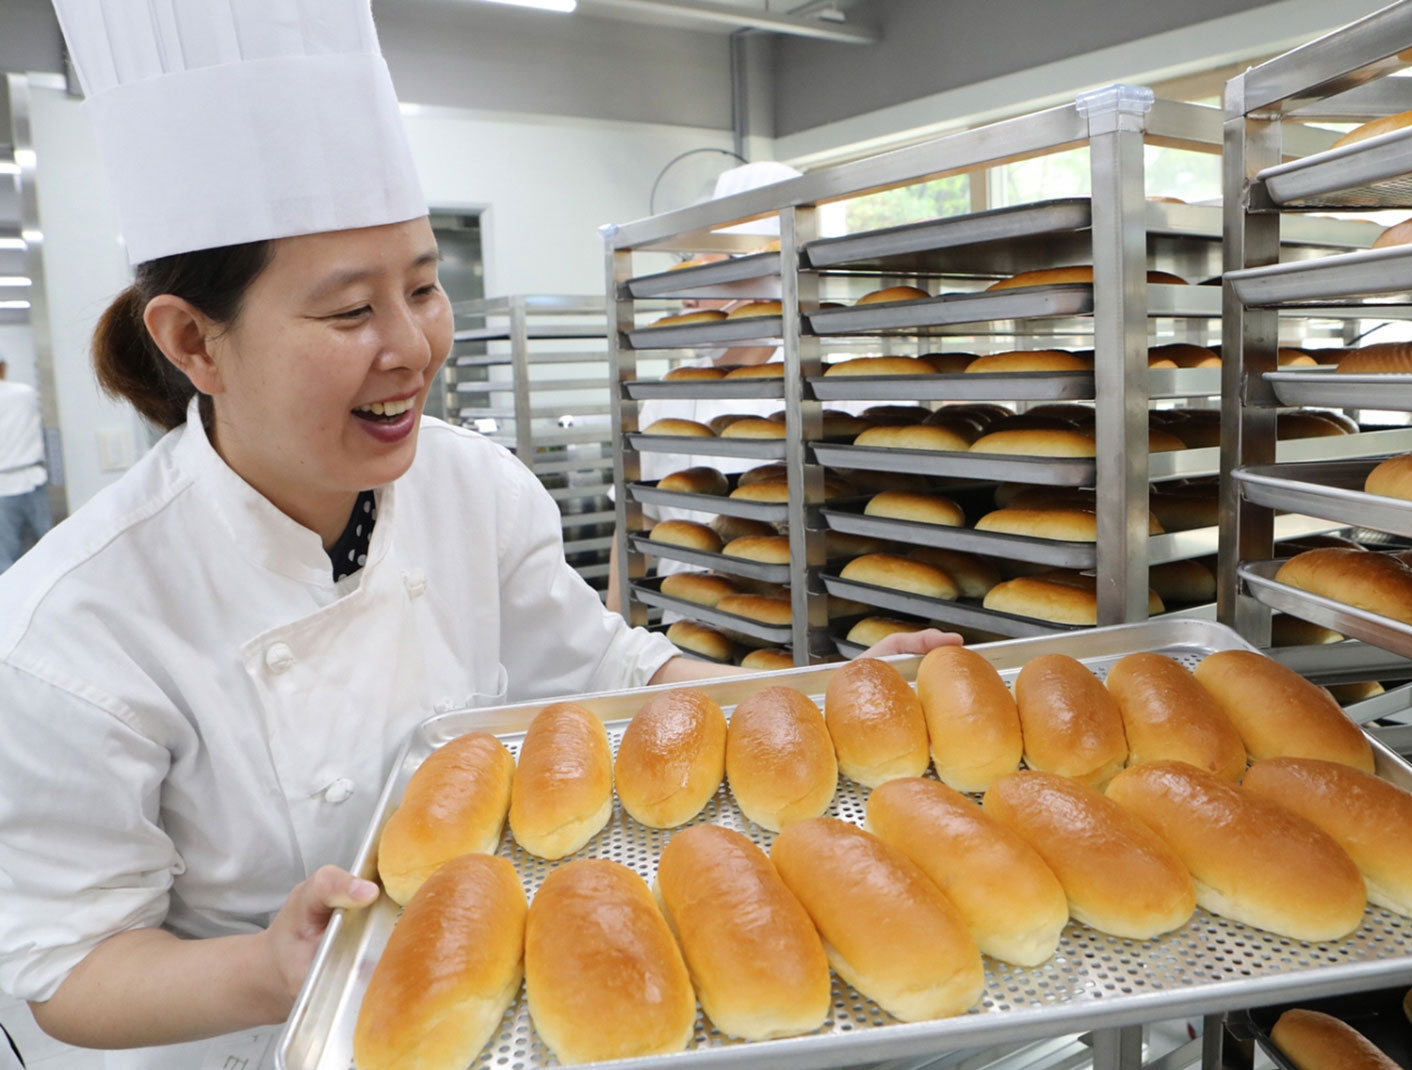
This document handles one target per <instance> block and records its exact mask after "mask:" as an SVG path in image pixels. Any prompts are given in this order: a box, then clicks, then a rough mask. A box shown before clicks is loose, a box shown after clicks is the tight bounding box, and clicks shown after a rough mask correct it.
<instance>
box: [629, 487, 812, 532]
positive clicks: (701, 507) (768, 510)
mask: <svg viewBox="0 0 1412 1070" xmlns="http://www.w3.org/2000/svg"><path fill="white" fill-rule="evenodd" d="M627 487H628V493H629V494H630V495H632V498H633V501H636V502H641V503H642V504H643V505H665V506H668V507H669V508H672V509H689V510H691V511H692V512H696V513H710V514H712V515H714V516H735V517H741V518H742V519H745V520H761V521H764V522H765V523H766V524H783V523H785V521H787V520H788V519H789V513H788V506H787V505H785V504H784V503H783V502H753V501H745V500H743V499H740V498H731V497H729V496H726V495H720V494H690V493H687V492H686V491H680V490H661V489H660V488H659V487H658V486H657V484H656V483H629V484H628V485H627Z"/></svg>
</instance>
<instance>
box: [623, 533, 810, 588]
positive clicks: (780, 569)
mask: <svg viewBox="0 0 1412 1070" xmlns="http://www.w3.org/2000/svg"><path fill="white" fill-rule="evenodd" d="M628 539H629V541H630V542H631V543H632V546H633V549H634V550H636V551H637V552H638V553H640V554H647V555H648V556H650V557H665V558H668V559H670V560H672V561H682V562H685V563H686V564H688V565H698V566H700V567H701V568H710V569H715V570H716V571H717V572H725V573H728V574H729V575H731V576H744V577H745V578H746V579H751V580H763V581H764V582H765V583H788V582H789V566H788V565H770V564H765V563H764V562H761V561H748V560H746V559H745V558H743V557H730V556H728V555H726V554H715V553H711V552H710V551H708V550H693V549H691V548H689V547H686V546H674V545H672V544H671V543H669V542H656V541H655V540H653V539H649V538H648V537H647V536H646V535H636V534H634V535H629V536H628Z"/></svg>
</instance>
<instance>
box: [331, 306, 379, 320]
mask: <svg viewBox="0 0 1412 1070" xmlns="http://www.w3.org/2000/svg"><path fill="white" fill-rule="evenodd" d="M371 311H372V308H371V307H370V306H368V305H360V306H359V307H358V308H350V309H349V310H348V311H347V312H335V313H334V314H333V315H332V316H330V317H329V319H335V320H356V319H361V318H362V317H363V316H366V315H367V314H368V313H369V312H371Z"/></svg>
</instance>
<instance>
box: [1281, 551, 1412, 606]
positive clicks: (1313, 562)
mask: <svg viewBox="0 0 1412 1070" xmlns="http://www.w3.org/2000/svg"><path fill="white" fill-rule="evenodd" d="M1275 579H1276V581H1278V582H1279V583H1287V584H1289V585H1290V586H1291V587H1297V588H1299V589H1300V590H1301V591H1308V592H1309V593H1310V594H1316V595H1320V596H1322V597H1324V598H1332V599H1333V600H1334V601H1336V602H1344V603H1346V604H1348V605H1350V606H1356V607H1357V608H1359V609H1366V610H1367V611H1368V612H1370V613H1377V614H1379V615H1380V616H1384V617H1391V618H1392V619H1393V620H1397V621H1402V622H1403V623H1404V624H1412V567H1409V566H1408V565H1406V564H1404V563H1403V562H1402V561H1400V560H1398V559H1397V558H1396V557H1393V556H1391V555H1388V554H1379V553H1373V552H1371V551H1368V550H1338V549H1326V550H1306V551H1305V552H1304V553H1302V554H1298V555H1297V556H1295V557H1292V558H1290V559H1289V560H1288V561H1286V562H1285V563H1284V564H1283V565H1281V566H1280V570H1279V571H1278V572H1276V573H1275Z"/></svg>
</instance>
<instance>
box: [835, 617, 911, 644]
mask: <svg viewBox="0 0 1412 1070" xmlns="http://www.w3.org/2000/svg"><path fill="white" fill-rule="evenodd" d="M926 629H927V625H925V624H917V623H915V622H914V621H908V620H893V619H892V618H891V617H864V618H863V619H862V620H860V621H858V623H856V624H854V625H853V627H851V628H849V629H848V635H847V636H845V638H846V639H847V640H848V641H849V642H850V643H857V644H858V645H859V646H861V647H865V648H866V647H874V646H877V645H878V644H879V643H881V642H882V641H883V640H884V639H886V638H887V637H888V636H889V635H895V634H897V633H898V632H921V631H925V630H926Z"/></svg>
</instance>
